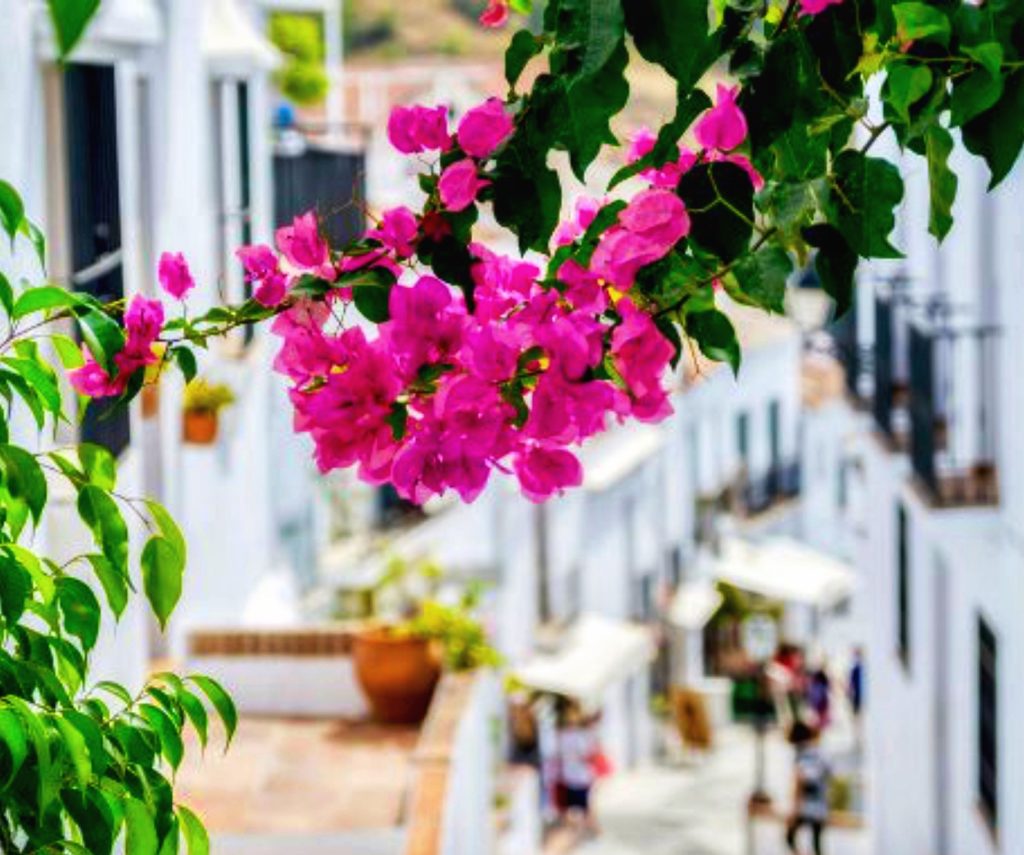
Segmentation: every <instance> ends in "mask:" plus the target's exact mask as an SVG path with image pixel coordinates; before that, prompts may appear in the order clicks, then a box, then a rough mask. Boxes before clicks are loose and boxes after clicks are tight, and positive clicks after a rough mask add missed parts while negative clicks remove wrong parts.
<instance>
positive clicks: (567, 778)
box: [557, 701, 600, 833]
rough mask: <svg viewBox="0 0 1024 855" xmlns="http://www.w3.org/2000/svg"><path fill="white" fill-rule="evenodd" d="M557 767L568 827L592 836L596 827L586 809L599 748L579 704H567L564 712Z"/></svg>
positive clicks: (594, 778) (593, 731)
mask: <svg viewBox="0 0 1024 855" xmlns="http://www.w3.org/2000/svg"><path fill="white" fill-rule="evenodd" d="M557 745H558V766H559V779H560V780H559V783H560V785H561V797H562V800H563V803H562V807H563V808H564V811H565V815H566V818H567V819H568V821H569V823H570V824H576V825H580V826H582V829H583V831H585V832H588V833H596V831H597V823H596V822H595V821H594V816H593V812H592V811H591V809H590V792H591V789H592V788H593V786H594V781H595V780H596V778H597V770H596V769H595V758H597V757H599V756H600V745H599V742H598V738H597V732H596V730H595V727H594V722H593V721H592V720H588V719H587V717H586V716H585V715H584V714H583V710H582V709H580V706H579V704H577V703H575V702H573V701H570V702H569V703H568V704H567V705H566V706H565V708H564V711H563V713H562V720H561V723H560V726H559V729H558V743H557Z"/></svg>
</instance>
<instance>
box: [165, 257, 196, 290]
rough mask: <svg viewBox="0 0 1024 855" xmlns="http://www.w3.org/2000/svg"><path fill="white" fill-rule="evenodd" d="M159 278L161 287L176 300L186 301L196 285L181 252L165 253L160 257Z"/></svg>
mask: <svg viewBox="0 0 1024 855" xmlns="http://www.w3.org/2000/svg"><path fill="white" fill-rule="evenodd" d="M157 276H158V278H159V279H160V287H161V288H163V289H164V291H166V292H167V293H168V294H170V295H171V296H172V297H174V299H176V300H184V299H185V295H186V294H188V292H189V291H191V290H192V289H193V288H194V287H195V284H196V283H195V280H194V279H193V278H192V273H191V271H190V270H189V269H188V262H187V261H185V256H184V255H182V254H181V253H180V252H165V253H163V254H162V255H161V256H160V264H159V266H158V269H157Z"/></svg>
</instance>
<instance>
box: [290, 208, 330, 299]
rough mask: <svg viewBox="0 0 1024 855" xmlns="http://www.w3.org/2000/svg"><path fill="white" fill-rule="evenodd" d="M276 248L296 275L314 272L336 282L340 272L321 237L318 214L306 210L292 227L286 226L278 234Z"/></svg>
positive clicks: (322, 277) (294, 221)
mask: <svg viewBox="0 0 1024 855" xmlns="http://www.w3.org/2000/svg"><path fill="white" fill-rule="evenodd" d="M275 237H276V239H277V248H278V249H279V250H280V251H281V254H282V255H283V256H284V257H285V260H286V261H287V262H288V263H289V264H290V265H291V266H292V267H293V268H295V270H296V272H300V273H312V274H313V275H315V276H319V277H320V278H321V279H326V280H327V281H328V282H333V281H334V279H335V276H336V275H337V271H335V269H334V265H333V264H332V263H331V251H330V248H329V247H328V246H327V241H325V240H324V239H323V237H321V235H320V225H319V223H318V222H317V219H316V214H315V213H314V212H313V211H307V212H306V213H305V214H302V215H301V216H298V217H296V218H295V219H294V220H293V221H292V224H291V225H290V226H283V227H281V228H279V229H278V230H277V233H276V235H275Z"/></svg>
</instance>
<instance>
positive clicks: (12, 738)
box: [0, 707, 28, 791]
mask: <svg viewBox="0 0 1024 855" xmlns="http://www.w3.org/2000/svg"><path fill="white" fill-rule="evenodd" d="M0 743H2V744H3V745H5V746H6V748H7V775H6V778H5V780H4V781H3V782H2V784H0V791H3V790H6V789H7V788H8V787H9V786H10V784H11V781H13V780H14V777H15V776H16V775H17V774H18V770H19V769H21V766H22V764H23V763H24V762H25V758H26V757H28V740H27V739H26V738H25V729H24V727H23V726H22V723H21V719H20V718H19V717H18V716H17V715H16V714H15V713H14V712H13V711H12V710H10V709H7V708H6V707H0Z"/></svg>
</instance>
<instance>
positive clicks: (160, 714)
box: [138, 704, 185, 769]
mask: <svg viewBox="0 0 1024 855" xmlns="http://www.w3.org/2000/svg"><path fill="white" fill-rule="evenodd" d="M138 709H139V713H140V714H141V715H142V717H143V718H144V719H146V721H147V722H148V723H149V726H150V727H152V728H153V730H154V731H155V732H156V735H157V736H158V737H160V750H161V753H162V754H163V755H164V757H165V758H166V759H167V762H168V763H170V764H171V768H172V769H177V768H178V767H179V766H180V765H181V761H182V758H183V757H184V756H185V747H184V745H183V743H182V741H181V732H180V731H179V729H178V725H176V724H175V723H174V721H172V720H171V717H170V716H169V715H167V713H166V712H164V710H162V709H160V707H158V706H155V705H154V704H140V705H139V708H138Z"/></svg>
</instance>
